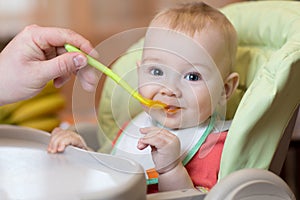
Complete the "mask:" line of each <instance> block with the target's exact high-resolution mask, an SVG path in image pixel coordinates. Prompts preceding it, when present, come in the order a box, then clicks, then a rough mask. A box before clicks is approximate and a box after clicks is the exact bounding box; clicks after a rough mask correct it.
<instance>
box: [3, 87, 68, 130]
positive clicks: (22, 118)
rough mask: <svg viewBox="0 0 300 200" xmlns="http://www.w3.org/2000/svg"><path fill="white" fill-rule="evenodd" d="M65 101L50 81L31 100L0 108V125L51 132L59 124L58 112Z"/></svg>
mask: <svg viewBox="0 0 300 200" xmlns="http://www.w3.org/2000/svg"><path fill="white" fill-rule="evenodd" d="M65 101H66V100H65V97H64V96H63V95H61V94H60V91H59V89H57V88H55V87H54V85H53V82H52V81H50V82H49V83H48V84H47V85H46V86H45V88H44V89H43V90H42V91H41V92H40V93H39V94H38V95H36V96H35V97H33V98H31V99H28V100H24V101H19V102H16V103H12V104H8V105H4V106H0V124H15V125H21V126H28V127H32V128H37V129H41V130H45V131H51V130H52V129H53V128H55V127H56V126H58V125H59V123H60V119H59V117H58V112H59V111H60V110H62V109H63V108H64V106H65Z"/></svg>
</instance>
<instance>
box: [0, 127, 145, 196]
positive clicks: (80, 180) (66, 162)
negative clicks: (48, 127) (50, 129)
mask: <svg viewBox="0 0 300 200" xmlns="http://www.w3.org/2000/svg"><path fill="white" fill-rule="evenodd" d="M49 139H50V135H49V134H48V133H46V132H43V131H39V130H35V129H29V128H21V127H17V126H9V125H3V126H0V199H2V200H3V199H30V200H34V199H44V200H45V199H51V200H52V199H56V200H57V199H64V200H65V199H70V200H72V199H105V200H108V199H146V183H145V177H144V172H143V169H142V168H141V167H140V165H138V164H136V163H135V162H132V161H129V160H125V159H122V158H118V157H115V156H111V155H106V154H100V153H94V152H87V151H84V150H81V149H78V148H74V147H68V148H67V149H66V150H65V152H64V153H59V154H49V153H47V145H48V142H49Z"/></svg>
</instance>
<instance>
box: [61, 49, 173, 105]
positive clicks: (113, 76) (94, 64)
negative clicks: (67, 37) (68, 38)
mask: <svg viewBox="0 0 300 200" xmlns="http://www.w3.org/2000/svg"><path fill="white" fill-rule="evenodd" d="M65 49H66V50H67V51H68V52H80V53H83V54H85V55H86V57H87V59H88V64H90V65H91V66H92V67H95V68H96V69H98V70H100V71H101V72H103V73H104V74H105V75H107V76H108V77H110V78H111V79H113V80H114V81H115V82H116V83H117V84H119V85H120V86H122V87H123V88H124V89H125V90H126V91H127V92H128V93H129V94H130V95H131V96H133V97H134V98H136V99H137V100H138V101H139V102H141V103H142V104H144V105H145V106H148V107H153V108H163V109H167V108H168V105H167V104H165V103H162V102H160V101H153V100H151V99H147V98H145V97H143V96H142V95H140V94H139V93H138V92H137V91H136V90H134V89H132V88H131V87H130V86H129V85H128V84H127V83H126V82H125V81H124V80H123V79H122V78H121V77H120V76H118V75H117V74H115V73H114V72H113V71H112V70H111V69H109V68H108V67H106V66H105V65H103V64H102V63H100V62H98V61H97V60H96V59H95V58H93V57H91V56H89V55H87V54H86V53H84V52H82V51H81V50H79V49H78V48H76V47H74V46H72V45H70V44H65Z"/></svg>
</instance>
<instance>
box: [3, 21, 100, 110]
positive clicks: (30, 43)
mask: <svg viewBox="0 0 300 200" xmlns="http://www.w3.org/2000/svg"><path fill="white" fill-rule="evenodd" d="M65 43H70V44H72V45H74V46H77V47H79V48H80V49H81V50H83V51H84V52H86V53H89V54H92V55H93V53H92V51H93V47H92V45H91V44H90V42H89V41H88V40H86V39H85V38H83V37H82V36H81V35H79V34H77V33H75V32H73V31H71V30H68V29H62V28H55V27H40V26H37V25H30V26H27V27H26V28H24V30H23V31H21V32H20V33H19V34H18V35H17V36H16V37H15V38H13V40H12V41H11V42H10V43H9V44H8V45H7V46H6V47H5V48H4V49H3V51H2V52H1V54H0V91H1V95H0V105H3V104H7V103H12V102H15V101H19V100H23V99H27V98H30V97H32V96H34V95H36V94H37V93H39V92H40V91H41V90H42V89H43V87H44V86H45V85H46V83H47V82H48V81H50V80H52V79H53V80H54V85H55V86H56V87H60V86H62V85H63V84H64V83H65V82H66V81H67V80H68V79H69V78H70V76H71V75H72V74H73V73H77V75H78V77H79V79H80V81H81V83H82V86H83V88H84V89H86V90H88V91H93V90H94V89H95V88H96V84H97V82H98V77H97V72H96V71H95V70H94V69H92V68H90V67H86V68H83V67H84V66H86V65H87V58H86V57H85V56H84V55H82V54H80V53H75V52H72V53H67V52H66V50H65V49H64V44H65ZM93 56H95V52H94V55H93Z"/></svg>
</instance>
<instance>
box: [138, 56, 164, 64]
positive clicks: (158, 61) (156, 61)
mask: <svg viewBox="0 0 300 200" xmlns="http://www.w3.org/2000/svg"><path fill="white" fill-rule="evenodd" d="M142 62H153V63H162V59H160V58H157V57H145V58H143V59H142Z"/></svg>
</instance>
